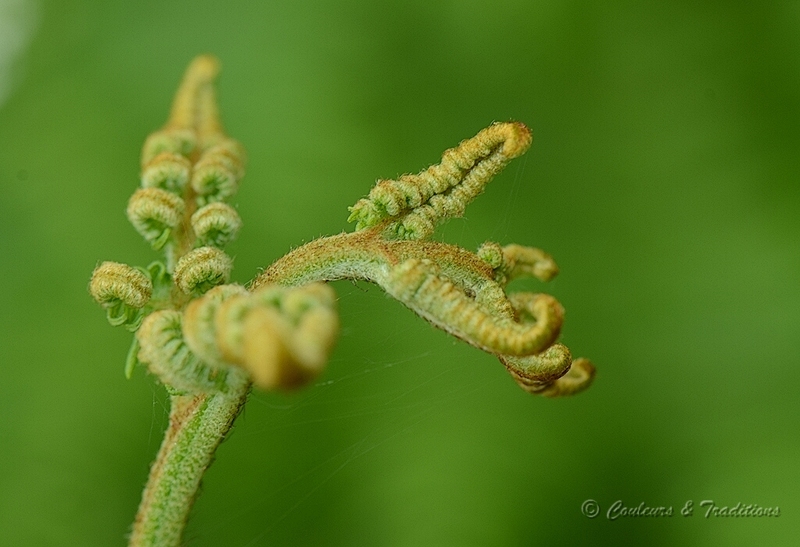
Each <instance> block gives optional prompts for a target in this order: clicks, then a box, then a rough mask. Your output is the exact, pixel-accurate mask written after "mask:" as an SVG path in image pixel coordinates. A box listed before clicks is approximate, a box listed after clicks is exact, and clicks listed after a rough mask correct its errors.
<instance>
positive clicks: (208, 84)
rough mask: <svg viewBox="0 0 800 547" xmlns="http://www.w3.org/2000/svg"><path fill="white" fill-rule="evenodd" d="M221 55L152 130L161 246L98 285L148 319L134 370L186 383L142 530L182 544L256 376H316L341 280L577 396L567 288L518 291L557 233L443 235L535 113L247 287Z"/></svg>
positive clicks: (551, 272) (107, 297) (143, 509)
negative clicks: (468, 238)
mask: <svg viewBox="0 0 800 547" xmlns="http://www.w3.org/2000/svg"><path fill="white" fill-rule="evenodd" d="M218 72H219V64H218V62H217V61H216V59H214V58H213V57H210V56H201V57H198V58H197V59H195V60H194V61H193V62H192V64H191V65H190V66H189V68H188V70H187V72H186V75H185V76H184V79H183V82H182V83H181V85H180V87H179V89H178V92H177V94H176V96H175V100H174V102H173V105H172V110H171V113H170V117H169V120H168V121H167V123H166V124H165V126H164V127H163V128H162V129H160V130H158V131H156V132H154V133H153V134H151V135H150V136H149V137H148V138H147V139H146V140H145V144H144V147H143V149H142V155H141V168H142V173H141V188H140V189H138V190H136V191H135V192H134V194H133V196H132V197H131V199H130V202H129V204H128V218H129V219H130V221H131V223H132V224H133V226H134V228H135V229H136V230H137V231H138V232H139V233H140V234H141V235H142V236H143V237H144V239H145V240H146V241H147V242H148V243H149V244H150V245H151V246H152V247H153V248H154V249H155V250H159V251H162V252H163V259H162V261H157V262H154V263H153V264H151V265H150V266H148V267H147V268H146V269H144V268H133V267H131V266H127V265H125V264H119V263H113V262H104V263H102V264H101V265H100V266H98V267H97V268H96V269H95V271H94V273H93V276H92V280H91V282H90V293H91V295H92V296H93V297H94V298H95V300H96V301H97V302H98V303H100V305H101V306H103V307H104V308H106V310H107V314H108V319H109V322H111V323H112V324H113V325H124V326H126V327H127V328H128V329H129V330H132V331H135V332H136V335H135V339H134V342H133V345H132V347H131V350H130V352H129V354H128V359H127V360H126V368H125V370H126V376H130V373H131V371H132V369H133V368H134V367H135V366H136V365H137V364H142V365H145V366H146V367H147V370H148V371H149V372H150V373H151V374H153V375H154V376H156V377H157V378H158V379H159V381H160V382H161V383H163V384H164V385H165V386H166V387H167V389H168V390H169V392H170V395H171V403H172V410H171V414H170V427H169V429H168V431H167V433H166V436H165V439H164V442H163V444H162V446H161V449H160V451H159V455H158V457H157V459H156V461H155V462H154V464H153V467H152V469H151V473H150V478H149V481H148V485H147V487H146V489H145V492H144V494H143V498H142V502H141V505H140V507H139V513H138V515H137V518H136V522H135V524H134V527H133V532H132V534H131V540H130V545H132V546H138V547H141V546H162V547H163V546H177V545H179V544H180V541H181V532H182V530H183V526H184V525H185V522H186V518H187V517H188V513H189V509H190V507H191V504H192V501H193V499H194V496H195V493H196V491H197V488H198V485H199V481H200V477H202V474H203V472H204V471H205V469H206V468H207V467H208V465H210V462H211V459H212V457H213V454H214V451H215V449H216V447H217V445H218V444H219V442H221V440H222V438H223V437H224V436H225V434H226V432H227V431H228V430H229V429H230V427H231V425H232V423H233V420H234V419H235V417H236V415H237V414H238V412H239V410H240V409H241V407H242V405H243V404H244V401H245V399H246V397H247V393H248V392H249V389H250V387H251V385H255V386H256V387H258V388H260V389H265V390H268V389H294V388H297V387H299V386H302V385H304V384H307V383H308V382H310V381H312V380H313V379H314V378H316V377H317V376H318V375H319V374H320V372H321V371H322V369H323V367H324V365H325V363H326V362H327V360H328V357H329V355H330V353H331V351H332V350H333V346H334V344H335V341H336V337H337V336H338V332H339V319H338V315H337V312H336V296H335V294H334V292H333V290H332V289H331V288H330V287H329V286H328V285H327V284H326V283H325V282H327V281H332V280H336V279H353V280H366V281H370V282H372V283H375V284H377V285H378V286H380V287H381V288H382V289H383V290H384V291H386V293H387V294H388V295H390V296H392V297H393V298H395V299H397V300H399V301H400V302H402V303H403V304H404V305H405V306H407V307H408V308H409V309H411V310H412V311H413V312H415V313H416V314H418V315H419V316H421V317H423V318H424V319H426V320H427V321H429V322H430V323H431V324H433V325H434V326H436V327H438V328H440V329H442V330H444V331H446V332H448V333H450V334H452V335H453V336H455V337H457V338H460V339H461V340H464V341H465V342H467V343H469V344H471V345H473V346H475V347H477V348H480V349H482V350H484V351H486V352H488V353H490V354H493V355H495V356H496V357H498V358H499V360H500V361H501V363H502V364H503V365H504V366H505V367H506V369H507V370H508V371H509V373H510V374H511V376H512V377H513V378H514V379H515V380H516V382H517V383H518V384H519V385H520V386H521V387H522V388H523V389H524V390H525V391H527V392H530V393H535V394H541V395H546V396H561V395H571V394H574V393H578V392H579V391H582V390H584V389H586V387H588V386H589V384H590V383H591V381H592V378H593V376H594V367H593V366H592V364H591V363H590V362H589V361H588V360H586V359H577V360H575V361H574V362H573V360H572V356H571V354H570V352H569V350H568V349H567V348H566V346H564V345H561V344H558V343H556V340H557V338H558V335H559V333H560V330H561V326H562V323H563V320H564V309H563V307H562V306H561V304H559V303H558V301H557V300H556V299H555V298H553V297H552V296H549V295H546V294H535V293H526V292H521V293H511V294H507V293H506V290H505V289H506V286H507V284H508V283H509V282H510V281H512V280H514V279H516V278H519V277H523V276H531V277H536V278H538V279H540V280H542V281H549V280H550V279H552V278H553V277H554V276H555V275H556V274H557V273H558V267H557V266H556V263H555V261H554V260H553V259H552V257H550V255H548V254H547V253H545V252H544V251H542V250H540V249H535V248H532V247H523V246H520V245H514V244H512V245H506V246H501V245H500V244H499V243H494V242H487V243H485V244H483V245H482V246H481V247H480V249H478V251H477V253H473V252H470V251H468V250H466V249H462V248H460V247H457V246H455V245H450V244H447V243H441V242H436V241H431V240H430V236H431V235H432V234H433V233H434V230H435V228H436V226H437V225H438V224H441V223H442V222H444V221H446V220H447V219H449V218H452V217H457V216H460V215H462V214H463V213H464V210H465V208H466V206H467V205H468V204H469V203H470V202H471V201H472V200H473V199H474V198H475V197H476V196H478V195H479V194H480V193H481V192H482V191H483V189H484V187H485V186H486V184H488V183H489V181H490V180H491V179H492V178H493V177H494V176H495V175H496V174H497V173H499V172H500V171H501V170H502V169H503V168H504V167H505V166H506V165H507V164H508V162H509V161H511V160H512V159H514V158H516V157H518V156H520V155H522V154H523V153H525V151H526V150H527V149H528V148H529V146H530V144H531V133H530V130H529V129H528V128H527V127H526V126H525V125H524V124H522V123H519V122H505V123H494V124H492V125H490V126H489V127H487V128H486V129H483V130H482V131H480V132H479V133H478V134H477V135H476V136H475V137H473V138H471V139H467V140H464V141H462V142H461V143H460V144H459V145H458V146H456V147H455V148H452V149H450V150H447V151H445V153H444V154H443V156H442V161H441V162H440V163H438V164H436V165H433V166H431V167H429V168H428V169H426V170H424V171H422V172H421V173H419V174H417V175H403V176H401V177H400V178H399V179H397V180H381V181H379V182H378V183H377V184H376V185H375V187H374V188H373V189H372V190H371V191H370V192H369V195H368V197H366V198H363V199H360V200H359V201H358V202H357V203H356V204H355V205H354V206H353V207H351V208H350V218H349V220H350V221H354V222H356V229H355V231H354V232H351V233H342V234H339V235H334V236H330V237H323V238H320V239H317V240H314V241H311V242H310V243H308V244H306V245H303V246H302V247H299V248H297V249H295V250H293V251H292V252H290V253H289V254H287V255H285V256H283V257H281V258H279V259H278V260H277V261H275V262H274V263H273V264H272V265H271V266H269V267H268V268H267V269H266V270H265V271H264V272H263V273H262V274H261V275H259V276H258V277H256V278H255V279H254V280H253V281H252V282H251V283H250V284H249V286H248V287H242V286H240V285H230V284H227V283H228V280H229V279H230V273H231V269H232V266H233V260H232V259H231V258H230V257H229V256H228V255H227V254H226V253H225V252H224V251H223V250H222V248H223V247H224V246H225V245H226V244H227V243H229V242H231V241H232V240H233V239H234V238H235V237H236V236H237V234H238V232H239V230H240V228H241V226H242V221H241V219H240V217H239V215H238V213H237V212H236V210H235V209H234V208H233V207H232V206H231V205H229V204H227V203H226V202H225V201H226V200H227V199H228V198H230V197H231V196H233V195H234V194H235V193H236V191H237V190H238V188H239V184H240V181H241V179H242V177H243V176H244V162H245V153H244V149H243V148H242V146H241V145H240V144H239V143H238V142H237V141H235V140H233V139H231V138H230V137H228V136H227V135H226V134H225V132H224V130H223V128H222V124H221V122H220V119H219V111H218V108H217V103H216V91H215V87H214V81H215V79H216V76H217V73H218Z"/></svg>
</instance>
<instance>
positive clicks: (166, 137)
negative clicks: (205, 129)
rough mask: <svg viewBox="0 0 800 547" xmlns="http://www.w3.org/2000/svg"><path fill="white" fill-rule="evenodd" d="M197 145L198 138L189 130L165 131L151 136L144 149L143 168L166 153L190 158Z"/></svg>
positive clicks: (145, 142)
mask: <svg viewBox="0 0 800 547" xmlns="http://www.w3.org/2000/svg"><path fill="white" fill-rule="evenodd" d="M196 145H197V136H196V135H195V133H194V131H191V130H189V129H163V130H161V131H156V132H155V133H152V134H150V135H149V136H148V137H147V139H146V140H145V141H144V146H143V147H142V168H145V167H146V166H147V165H148V164H149V163H150V162H151V161H153V159H154V158H155V157H156V156H158V155H159V154H162V153H164V152H168V153H170V154H177V155H181V156H188V155H189V154H191V153H192V151H193V150H194V148H195V146H196Z"/></svg>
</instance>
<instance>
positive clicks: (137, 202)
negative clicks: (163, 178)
mask: <svg viewBox="0 0 800 547" xmlns="http://www.w3.org/2000/svg"><path fill="white" fill-rule="evenodd" d="M185 208H186V206H185V204H184V202H183V200H182V199H181V198H180V197H178V196H176V195H175V194H172V193H170V192H167V191H166V190H162V189H161V188H142V189H139V190H137V191H136V192H134V194H133V195H132V196H131V199H130V201H128V219H129V220H130V221H131V224H133V227H134V228H136V231H137V232H139V234H140V235H141V236H142V237H143V238H145V239H146V240H147V241H148V242H149V243H150V245H152V247H153V248H154V249H156V250H159V249H161V248H163V247H164V245H165V244H166V243H167V241H169V237H170V235H171V234H172V230H174V229H175V228H177V227H178V226H179V225H180V223H181V219H182V218H183V213H184V210H185Z"/></svg>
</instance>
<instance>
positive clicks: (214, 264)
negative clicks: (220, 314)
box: [173, 247, 233, 294]
mask: <svg viewBox="0 0 800 547" xmlns="http://www.w3.org/2000/svg"><path fill="white" fill-rule="evenodd" d="M232 268H233V260H232V259H231V257H229V256H228V255H226V254H225V253H224V252H223V251H221V250H219V249H217V248H216V247H200V248H199V249H194V250H193V251H189V252H188V253H186V254H185V255H183V256H182V257H181V258H180V259H179V260H178V263H177V264H176V265H175V272H174V273H173V279H174V280H175V285H177V287H178V288H179V289H180V290H181V291H183V292H184V293H186V294H192V293H203V292H205V291H207V290H208V289H210V288H211V287H213V286H216V285H220V284H222V283H227V282H228V279H229V278H230V274H231V269H232Z"/></svg>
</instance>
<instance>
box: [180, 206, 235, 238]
mask: <svg viewBox="0 0 800 547" xmlns="http://www.w3.org/2000/svg"><path fill="white" fill-rule="evenodd" d="M191 222H192V230H194V234H195V235H196V236H197V240H198V241H199V242H200V243H202V244H204V245H212V246H214V247H224V246H225V245H227V244H228V243H230V242H231V241H233V240H234V239H236V236H237V235H239V230H240V229H241V227H242V219H241V218H240V217H239V213H237V212H236V209H234V208H233V207H231V206H230V205H228V204H227V203H222V202H219V201H218V202H214V203H209V204H208V205H205V206H204V207H201V208H200V209H198V210H197V211H195V213H194V214H193V215H192V218H191Z"/></svg>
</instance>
